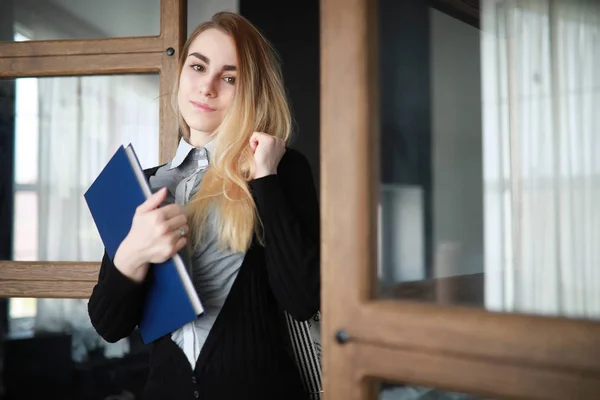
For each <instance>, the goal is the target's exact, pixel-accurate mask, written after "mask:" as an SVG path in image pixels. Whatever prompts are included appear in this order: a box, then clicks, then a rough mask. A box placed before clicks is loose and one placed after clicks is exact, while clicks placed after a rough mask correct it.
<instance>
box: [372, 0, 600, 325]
mask: <svg viewBox="0 0 600 400" xmlns="http://www.w3.org/2000/svg"><path fill="white" fill-rule="evenodd" d="M480 4H481V10H480V12H481V14H480V15H481V17H480V21H479V22H480V29H479V28H477V27H475V26H473V25H471V24H470V23H471V22H472V18H469V17H468V16H464V15H461V14H460V11H459V10H452V9H451V7H450V6H448V7H444V10H443V11H440V10H438V9H434V8H431V7H429V6H428V5H427V3H426V2H422V3H419V2H396V1H393V0H381V1H380V2H379V5H380V10H379V12H380V15H379V21H380V27H379V28H380V38H381V41H380V52H379V53H380V79H381V81H380V87H381V98H380V103H381V105H382V106H381V118H380V120H381V123H382V124H381V143H380V146H381V189H380V205H379V227H380V231H379V233H380V240H379V259H380V263H379V266H378V275H379V281H380V293H379V295H380V296H381V297H385V298H398V299H410V300H424V301H434V302H440V303H453V304H464V305H472V306H477V307H485V308H487V309H489V310H497V311H508V312H523V313H536V314H543V315H563V316H571V317H584V318H599V317H600V247H598V246H597V243H600V207H598V206H597V205H598V204H599V203H600V160H599V159H598V157H597V156H596V154H597V153H598V151H599V150H600V147H599V144H600V124H599V121H600V120H599V119H598V118H597V117H596V116H595V115H596V114H595V111H594V110H597V109H598V108H600V91H599V90H598V88H599V87H600V74H599V73H598V69H597V68H595V65H597V64H598V63H599V62H600V51H599V49H598V46H596V45H595V43H596V39H595V38H597V36H598V35H600V25H599V24H597V21H598V20H599V19H600V3H597V2H587V3H586V2H481V3H480ZM447 13H450V14H452V16H451V15H448V14H447ZM465 21H466V22H465ZM551 35H552V37H551Z"/></svg>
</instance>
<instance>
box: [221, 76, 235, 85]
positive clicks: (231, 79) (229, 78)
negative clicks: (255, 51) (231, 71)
mask: <svg viewBox="0 0 600 400" xmlns="http://www.w3.org/2000/svg"><path fill="white" fill-rule="evenodd" d="M223 80H224V81H225V82H227V83H229V84H230V85H234V84H235V77H234V76H226V77H225V78H223Z"/></svg>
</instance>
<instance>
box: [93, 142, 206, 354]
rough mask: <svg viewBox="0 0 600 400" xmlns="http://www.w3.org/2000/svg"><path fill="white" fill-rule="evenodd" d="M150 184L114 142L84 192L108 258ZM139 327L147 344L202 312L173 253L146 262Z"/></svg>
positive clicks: (130, 155)
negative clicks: (155, 261) (111, 151)
mask: <svg viewBox="0 0 600 400" xmlns="http://www.w3.org/2000/svg"><path fill="white" fill-rule="evenodd" d="M151 194H152V193H151V190H150V185H149V184H148V180H147V179H146V177H145V175H144V171H143V170H142V167H141V166H140V163H139V161H138V158H137V156H136V154H135V151H134V150H133V147H132V146H131V145H129V146H128V147H127V148H124V147H123V146H120V147H119V149H118V150H117V151H116V153H115V154H114V155H113V157H112V158H111V159H110V161H109V162H108V164H106V166H105V167H104V169H103V170H102V172H100V174H99V175H98V177H97V178H96V180H95V181H94V182H93V183H92V185H91V186H90V187H89V189H88V190H87V192H86V193H85V194H84V198H85V201H86V202H87V205H88V208H89V209H90V212H91V214H92V218H93V219H94V222H95V224H96V227H97V229H98V233H99V234H100V237H101V239H102V241H103V243H104V246H105V248H106V253H107V254H108V256H109V257H110V259H111V260H112V259H114V256H115V253H116V252H117V249H118V248H119V245H120V244H121V242H122V241H123V239H125V237H126V236H127V234H128V233H129V230H130V229H131V222H132V220H133V216H134V214H135V211H136V209H137V207H138V206H139V205H140V204H142V203H143V202H144V201H145V200H146V199H147V198H148V197H149V196H150V195H151ZM147 279H148V280H149V282H148V290H147V292H146V298H145V305H144V309H143V312H142V318H141V320H140V322H139V330H140V333H141V334H142V339H143V341H144V343H150V342H152V341H154V340H156V339H158V338H160V337H162V336H164V335H167V334H169V333H170V332H172V331H174V330H176V329H178V328H180V327H181V326H183V325H185V324H186V323H188V322H191V321H193V320H195V319H196V318H197V317H198V316H199V315H201V314H202V313H203V312H204V309H203V307H202V304H201V303H200V299H199V298H198V295H197V293H196V290H195V289H194V285H193V283H192V281H191V279H190V276H189V273H188V270H187V268H186V266H185V264H184V262H183V259H182V258H181V256H180V255H179V254H176V255H175V256H174V257H172V258H171V259H170V260H168V261H166V262H164V263H161V264H153V265H151V266H150V270H149V272H148V277H147Z"/></svg>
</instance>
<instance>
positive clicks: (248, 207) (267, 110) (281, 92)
mask: <svg viewBox="0 0 600 400" xmlns="http://www.w3.org/2000/svg"><path fill="white" fill-rule="evenodd" d="M207 29H219V30H221V31H222V32H224V33H226V34H228V35H229V36H231V37H232V39H233V41H234V43H235V46H236V51H237V58H238V65H237V71H238V73H237V78H236V93H235V97H234V100H233V103H232V105H231V107H230V108H229V110H228V111H227V113H226V116H225V118H224V120H223V122H222V123H221V125H220V126H219V128H218V129H217V132H216V136H215V138H214V139H213V140H214V141H215V145H214V147H213V148H212V151H211V155H210V164H211V166H210V168H209V170H208V171H207V172H206V174H205V176H204V178H203V180H202V183H201V184H200V187H199V189H198V192H197V193H196V194H195V195H194V197H193V198H192V199H191V200H190V202H189V203H188V204H187V207H186V211H187V214H188V219H189V221H190V227H191V232H192V240H193V244H194V245H197V244H198V243H199V242H200V241H201V240H202V232H204V231H205V228H206V224H207V223H208V215H209V209H210V208H211V207H215V209H216V210H218V213H217V215H218V238H219V245H220V246H221V247H229V248H230V249H231V250H233V251H235V252H244V251H246V250H247V249H248V247H249V246H250V244H251V242H252V237H253V235H254V234H256V235H257V236H258V237H259V239H260V238H261V232H260V226H261V224H260V220H259V218H258V213H257V210H256V204H255V203H254V199H253V198H252V195H251V193H250V190H249V187H248V182H249V181H250V180H251V179H252V178H253V176H254V154H253V152H252V150H251V149H250V145H249V141H250V136H251V135H252V133H254V132H255V131H258V132H265V133H268V134H270V135H273V136H275V137H278V138H281V139H283V140H285V141H286V142H287V140H288V139H289V137H290V134H291V129H292V118H291V114H290V109H289V105H288V102H287V99H286V95H285V89H284V86H283V76H282V73H281V67H280V64H279V59H278V57H277V55H276V53H275V51H274V49H273V47H272V46H271V44H270V43H269V42H268V41H267V39H266V38H265V37H264V36H263V35H262V34H261V33H260V32H259V31H258V30H257V29H256V28H255V27H254V26H253V25H252V24H251V23H250V22H249V21H248V20H247V19H245V18H244V17H242V16H240V15H237V14H234V13H231V12H219V13H217V14H215V15H214V16H213V18H212V19H211V20H210V21H208V22H205V23H203V24H201V25H200V26H198V27H197V28H196V29H195V30H194V32H193V33H192V34H191V35H190V37H189V38H188V40H187V41H186V43H185V44H184V46H183V50H182V52H181V55H180V58H179V71H178V73H179V75H178V76H180V75H181V71H182V68H183V65H184V63H185V59H186V57H187V54H188V51H189V48H190V45H191V43H192V42H193V41H194V39H196V37H198V35H200V34H201V33H202V32H204V31H206V30H207ZM177 87H179V82H177ZM177 113H178V116H179V125H180V134H181V135H183V137H184V138H186V139H189V135H190V128H189V126H188V125H187V124H186V122H185V120H184V119H183V116H182V115H181V112H180V111H179V110H177Z"/></svg>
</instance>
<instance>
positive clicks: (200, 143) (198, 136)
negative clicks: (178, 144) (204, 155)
mask: <svg viewBox="0 0 600 400" xmlns="http://www.w3.org/2000/svg"><path fill="white" fill-rule="evenodd" d="M211 140H212V133H208V132H201V131H197V130H194V129H190V139H189V143H190V144H191V145H192V146H194V147H204V146H205V145H206V144H207V143H208V142H210V141H211Z"/></svg>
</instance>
